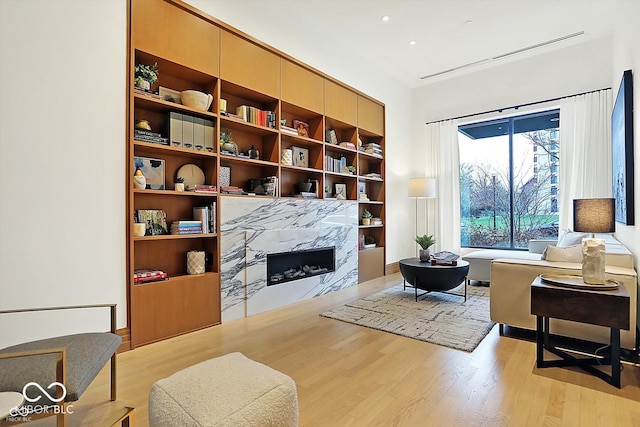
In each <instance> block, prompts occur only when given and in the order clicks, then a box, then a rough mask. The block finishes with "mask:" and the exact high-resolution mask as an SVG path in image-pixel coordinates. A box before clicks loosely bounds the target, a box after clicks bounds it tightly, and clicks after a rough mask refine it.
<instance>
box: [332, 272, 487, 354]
mask: <svg viewBox="0 0 640 427" xmlns="http://www.w3.org/2000/svg"><path fill="white" fill-rule="evenodd" d="M414 292H415V291H414V290H413V288H409V287H407V289H406V290H403V289H402V284H399V285H396V286H393V287H391V288H389V289H385V290H384V291H381V292H378V293H376V294H373V295H370V296H368V297H364V298H361V299H359V300H356V301H352V302H350V303H347V304H345V305H343V306H340V307H336V308H335V309H333V310H330V311H326V312H324V313H321V314H320V315H321V316H324V317H330V318H332V319H337V320H342V321H345V322H349V323H355V324H356V325H360V326H366V327H368V328H373V329H379V330H381V331H385V332H391V333H393V334H397V335H402V336H405V337H409V338H414V339H417V340H421V341H427V342H430V343H433V344H438V345H443V346H447V347H451V348H455V349H458V350H464V351H469V352H471V351H473V350H474V349H475V348H476V347H477V346H478V344H480V341H482V340H483V339H484V337H485V336H487V334H488V333H489V331H490V330H491V328H492V327H493V326H494V325H495V323H494V322H492V321H491V320H490V319H489V288H488V287H486V286H468V287H467V301H466V302H465V301H464V298H463V297H462V296H455V295H448V294H443V293H439V292H430V293H429V294H427V295H423V296H420V292H421V291H419V293H418V295H419V296H418V301H417V302H416V300H415V293H414ZM451 292H456V293H458V292H459V293H462V292H463V288H462V285H461V286H459V287H458V288H456V289H453V290H452V291H451Z"/></svg>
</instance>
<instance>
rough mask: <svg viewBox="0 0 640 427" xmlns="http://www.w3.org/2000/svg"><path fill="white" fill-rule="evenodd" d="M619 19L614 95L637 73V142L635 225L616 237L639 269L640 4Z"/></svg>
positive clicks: (628, 6)
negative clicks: (625, 78) (624, 78)
mask: <svg viewBox="0 0 640 427" xmlns="http://www.w3.org/2000/svg"><path fill="white" fill-rule="evenodd" d="M618 7H619V11H618V14H617V16H618V17H619V18H620V21H619V23H618V25H617V27H616V28H617V31H616V33H615V34H614V37H613V42H614V44H613V45H614V47H613V67H612V70H611V76H610V79H611V87H612V88H613V96H614V97H615V96H616V94H617V93H618V87H619V86H620V80H621V79H622V73H623V72H624V71H625V70H633V85H634V91H633V92H634V93H633V134H634V135H633V139H634V153H633V154H634V164H635V171H634V172H635V174H634V182H633V183H634V190H635V191H634V200H635V204H634V208H635V223H636V225H634V226H627V225H624V224H620V223H616V237H617V238H618V239H619V240H620V241H621V242H622V243H624V244H625V246H627V247H628V248H629V250H631V252H633V253H634V255H635V260H636V269H637V268H638V261H639V256H640V168H638V165H639V164H640V163H639V162H638V160H640V27H639V26H638V22H637V21H638V16H640V3H639V2H635V1H634V2H631V1H620V2H619V4H618Z"/></svg>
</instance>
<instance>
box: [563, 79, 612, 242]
mask: <svg viewBox="0 0 640 427" xmlns="http://www.w3.org/2000/svg"><path fill="white" fill-rule="evenodd" d="M611 96H612V95H611V89H606V90H600V91H597V92H591V93H588V94H585V95H579V96H572V97H569V98H564V99H563V100H562V101H561V103H560V182H559V183H560V185H559V193H560V198H559V200H558V208H559V211H560V220H559V226H560V229H561V230H562V229H564V228H571V229H573V199H580V198H592V197H594V198H595V197H611V194H612V191H613V190H612V178H611V108H612V107H611Z"/></svg>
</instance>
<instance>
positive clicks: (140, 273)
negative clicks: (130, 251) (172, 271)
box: [133, 269, 169, 284]
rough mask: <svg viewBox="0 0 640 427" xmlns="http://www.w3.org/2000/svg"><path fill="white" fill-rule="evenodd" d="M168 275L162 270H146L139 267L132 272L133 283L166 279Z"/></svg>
mask: <svg viewBox="0 0 640 427" xmlns="http://www.w3.org/2000/svg"><path fill="white" fill-rule="evenodd" d="M168 279H169V276H168V275H167V273H165V272H164V271H162V270H146V269H140V270H135V271H134V272H133V283H135V284H141V283H149V282H158V281H160V280H168Z"/></svg>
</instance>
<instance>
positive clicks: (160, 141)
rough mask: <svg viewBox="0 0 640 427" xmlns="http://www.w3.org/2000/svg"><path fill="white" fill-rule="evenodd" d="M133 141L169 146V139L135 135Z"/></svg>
mask: <svg viewBox="0 0 640 427" xmlns="http://www.w3.org/2000/svg"><path fill="white" fill-rule="evenodd" d="M133 139H134V140H135V141H140V142H153V143H154V144H162V145H169V138H163V137H153V136H145V135H134V136H133Z"/></svg>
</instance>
